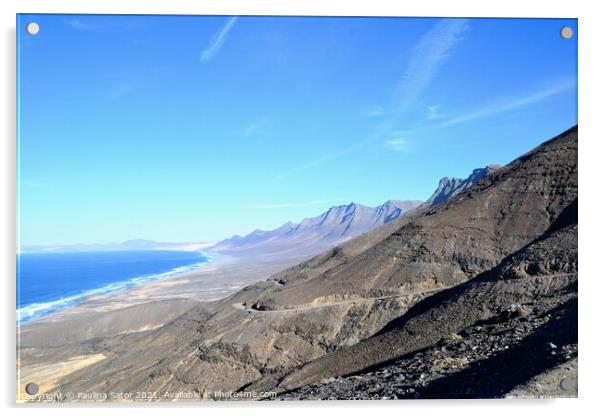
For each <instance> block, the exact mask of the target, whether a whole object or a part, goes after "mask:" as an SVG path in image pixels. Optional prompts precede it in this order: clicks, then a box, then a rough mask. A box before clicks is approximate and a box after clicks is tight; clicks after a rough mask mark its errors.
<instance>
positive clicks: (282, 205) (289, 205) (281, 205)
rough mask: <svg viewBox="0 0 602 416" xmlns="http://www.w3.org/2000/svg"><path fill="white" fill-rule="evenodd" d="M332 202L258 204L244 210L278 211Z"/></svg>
mask: <svg viewBox="0 0 602 416" xmlns="http://www.w3.org/2000/svg"><path fill="white" fill-rule="evenodd" d="M330 202H332V199H320V200H315V201H307V202H282V203H275V204H258V205H247V206H243V207H242V208H245V209H278V208H298V207H309V206H312V205H321V204H326V203H330Z"/></svg>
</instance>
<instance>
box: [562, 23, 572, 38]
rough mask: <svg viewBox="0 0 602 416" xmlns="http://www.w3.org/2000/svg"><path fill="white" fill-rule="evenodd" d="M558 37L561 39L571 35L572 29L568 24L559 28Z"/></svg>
mask: <svg viewBox="0 0 602 416" xmlns="http://www.w3.org/2000/svg"><path fill="white" fill-rule="evenodd" d="M560 37H561V38H562V39H570V38H572V37H573V29H571V28H570V27H568V26H565V27H563V28H562V29H560Z"/></svg>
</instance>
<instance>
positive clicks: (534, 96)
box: [437, 79, 577, 127]
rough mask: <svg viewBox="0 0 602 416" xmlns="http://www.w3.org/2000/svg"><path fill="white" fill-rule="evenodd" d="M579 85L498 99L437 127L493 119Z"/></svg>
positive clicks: (571, 82) (562, 85)
mask: <svg viewBox="0 0 602 416" xmlns="http://www.w3.org/2000/svg"><path fill="white" fill-rule="evenodd" d="M576 87H577V84H576V82H575V80H572V79H570V80H564V81H562V82H559V83H556V84H554V85H550V86H547V87H545V88H541V89H538V90H536V91H532V92H530V93H529V94H525V95H516V96H512V97H505V98H501V99H497V100H496V101H494V102H490V103H488V104H485V105H482V106H479V107H478V108H476V109H474V110H472V111H467V112H465V113H463V114H458V115H455V116H452V117H450V118H449V119H447V120H446V121H444V122H443V123H441V124H439V125H437V127H450V126H454V125H457V124H462V123H467V122H469V121H474V120H478V119H482V118H487V117H492V116H495V115H498V114H502V113H507V112H510V111H514V110H518V109H522V108H525V107H528V106H530V105H533V104H537V103H538V102H540V101H543V100H545V99H547V98H550V97H553V96H555V95H558V94H561V93H564V92H567V91H569V90H571V89H575V88H576Z"/></svg>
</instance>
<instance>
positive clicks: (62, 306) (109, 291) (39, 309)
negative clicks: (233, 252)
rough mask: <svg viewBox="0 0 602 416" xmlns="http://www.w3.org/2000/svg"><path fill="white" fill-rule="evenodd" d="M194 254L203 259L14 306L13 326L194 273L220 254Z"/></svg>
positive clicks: (203, 252)
mask: <svg viewBox="0 0 602 416" xmlns="http://www.w3.org/2000/svg"><path fill="white" fill-rule="evenodd" d="M198 254H199V255H201V256H202V257H203V258H204V260H203V261H202V262H198V263H195V264H192V265H187V266H178V267H175V268H173V269H171V270H168V271H165V272H160V273H156V274H150V275H146V276H135V277H130V278H127V279H124V280H116V281H114V282H111V283H108V284H105V285H103V286H99V287H95V288H92V289H87V290H83V291H82V292H80V293H78V294H75V295H71V296H67V297H62V298H59V299H55V300H50V301H47V302H37V303H31V304H28V305H25V306H22V307H20V308H17V311H16V315H17V319H16V323H17V328H19V327H21V326H24V325H27V324H29V323H32V322H39V321H41V320H44V319H45V318H47V317H51V316H53V315H60V314H61V312H63V311H65V310H68V309H72V308H77V307H78V306H79V305H81V304H82V303H85V302H86V301H87V300H89V299H100V298H103V297H112V296H114V295H115V294H116V293H119V292H122V291H127V290H129V289H133V288H136V287H139V286H144V285H146V284H149V283H153V282H158V281H162V280H168V279H172V278H176V277H180V276H183V275H187V274H189V273H194V272H196V271H199V270H202V269H203V268H204V267H206V266H207V265H209V264H211V263H213V262H215V261H216V260H218V259H219V258H220V257H221V256H220V255H218V254H216V253H210V252H206V251H198Z"/></svg>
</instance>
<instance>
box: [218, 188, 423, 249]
mask: <svg viewBox="0 0 602 416" xmlns="http://www.w3.org/2000/svg"><path fill="white" fill-rule="evenodd" d="M420 204H421V202H420V201H393V200H392V201H387V202H385V203H384V204H382V205H379V206H377V207H374V208H371V207H367V206H364V205H361V204H356V203H351V204H349V205H339V206H335V207H331V208H330V209H329V210H328V211H326V212H324V213H323V214H322V215H319V216H317V217H313V218H305V219H304V220H303V221H301V222H300V223H298V224H294V223H291V222H288V223H286V224H284V225H282V226H280V227H278V228H276V229H275V230H271V231H264V230H255V231H253V232H252V233H250V234H248V235H246V236H244V237H243V236H234V237H232V238H229V239H226V240H223V241H221V242H219V243H217V244H215V245H214V246H212V247H210V248H209V249H210V250H211V251H214V252H218V253H230V254H242V255H251V254H252V255H257V254H274V253H284V252H295V253H297V254H298V253H301V252H302V253H313V254H315V253H319V252H321V251H323V250H325V249H326V248H329V247H332V246H334V245H336V244H338V243H340V242H343V241H345V240H348V239H350V238H352V237H355V236H358V235H360V234H363V233H365V232H367V231H369V230H371V229H374V228H376V227H378V226H381V225H383V224H387V223H389V222H391V221H393V220H395V219H397V218H399V217H400V216H402V215H404V214H405V213H407V212H409V211H411V210H412V209H414V208H416V207H417V206H419V205H420Z"/></svg>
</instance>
